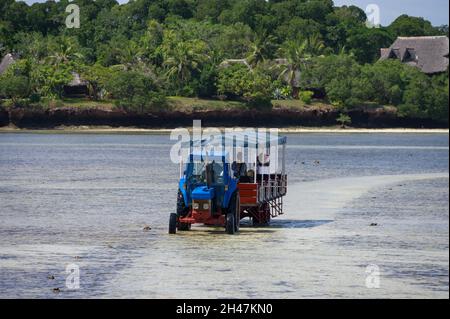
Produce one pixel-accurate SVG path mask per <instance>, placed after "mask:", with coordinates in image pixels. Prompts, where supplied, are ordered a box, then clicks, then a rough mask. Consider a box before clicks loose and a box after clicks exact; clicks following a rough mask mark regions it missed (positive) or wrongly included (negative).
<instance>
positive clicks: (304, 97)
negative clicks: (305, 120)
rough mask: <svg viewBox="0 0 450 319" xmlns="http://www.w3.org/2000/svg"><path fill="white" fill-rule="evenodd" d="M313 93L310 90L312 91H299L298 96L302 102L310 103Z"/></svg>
mask: <svg viewBox="0 0 450 319" xmlns="http://www.w3.org/2000/svg"><path fill="white" fill-rule="evenodd" d="M313 95H314V92H312V91H301V92H300V95H299V98H300V100H301V101H302V102H303V103H305V104H311V102H312V97H313Z"/></svg>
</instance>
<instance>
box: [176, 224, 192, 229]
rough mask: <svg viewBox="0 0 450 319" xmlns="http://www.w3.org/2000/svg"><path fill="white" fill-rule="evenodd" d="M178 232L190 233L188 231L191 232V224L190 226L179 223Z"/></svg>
mask: <svg viewBox="0 0 450 319" xmlns="http://www.w3.org/2000/svg"><path fill="white" fill-rule="evenodd" d="M178 230H180V231H188V230H191V224H188V223H178Z"/></svg>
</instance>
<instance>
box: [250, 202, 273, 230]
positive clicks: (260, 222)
mask: <svg viewBox="0 0 450 319" xmlns="http://www.w3.org/2000/svg"><path fill="white" fill-rule="evenodd" d="M267 205H268V204H264V205H263V206H261V207H260V208H259V209H260V211H261V213H262V216H261V217H260V218H258V217H256V216H253V217H252V224H253V226H256V227H261V226H268V225H269V224H270V208H269V207H268V206H267Z"/></svg>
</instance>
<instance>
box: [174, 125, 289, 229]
mask: <svg viewBox="0 0 450 319" xmlns="http://www.w3.org/2000/svg"><path fill="white" fill-rule="evenodd" d="M286 142H287V138H286V137H280V136H278V134H273V132H266V133H265V134H260V133H258V132H244V133H239V134H231V135H228V136H227V135H226V134H225V135H219V136H210V137H208V138H204V139H201V140H199V141H190V142H189V143H188V144H186V145H184V146H185V147H187V148H188V149H187V154H188V157H187V158H188V159H187V161H186V162H183V161H182V160H180V179H179V184H178V196H177V208H176V212H175V213H171V214H170V219H169V233H170V234H175V233H176V232H177V230H178V231H188V230H190V229H191V225H193V224H204V225H211V226H220V227H225V231H226V233H228V234H235V233H236V232H238V231H239V225H240V221H241V220H242V219H243V218H250V219H251V221H252V224H253V225H254V226H265V225H268V224H269V223H270V220H271V219H272V218H274V217H277V216H278V215H281V214H283V197H284V196H285V195H286V193H287V175H286V170H285V155H286V154H285V153H286Z"/></svg>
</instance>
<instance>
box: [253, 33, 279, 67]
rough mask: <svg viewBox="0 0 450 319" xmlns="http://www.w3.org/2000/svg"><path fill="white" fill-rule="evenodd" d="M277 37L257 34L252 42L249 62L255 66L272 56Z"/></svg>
mask: <svg viewBox="0 0 450 319" xmlns="http://www.w3.org/2000/svg"><path fill="white" fill-rule="evenodd" d="M274 43H275V37H274V36H272V35H267V34H265V33H264V34H263V35H257V36H255V40H254V41H253V42H252V44H251V52H250V54H249V55H248V56H247V61H248V63H249V64H250V65H251V66H252V67H255V66H257V65H258V64H259V63H260V62H264V61H265V60H266V59H269V58H271V56H272V52H273V50H274V48H275V44H274Z"/></svg>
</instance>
